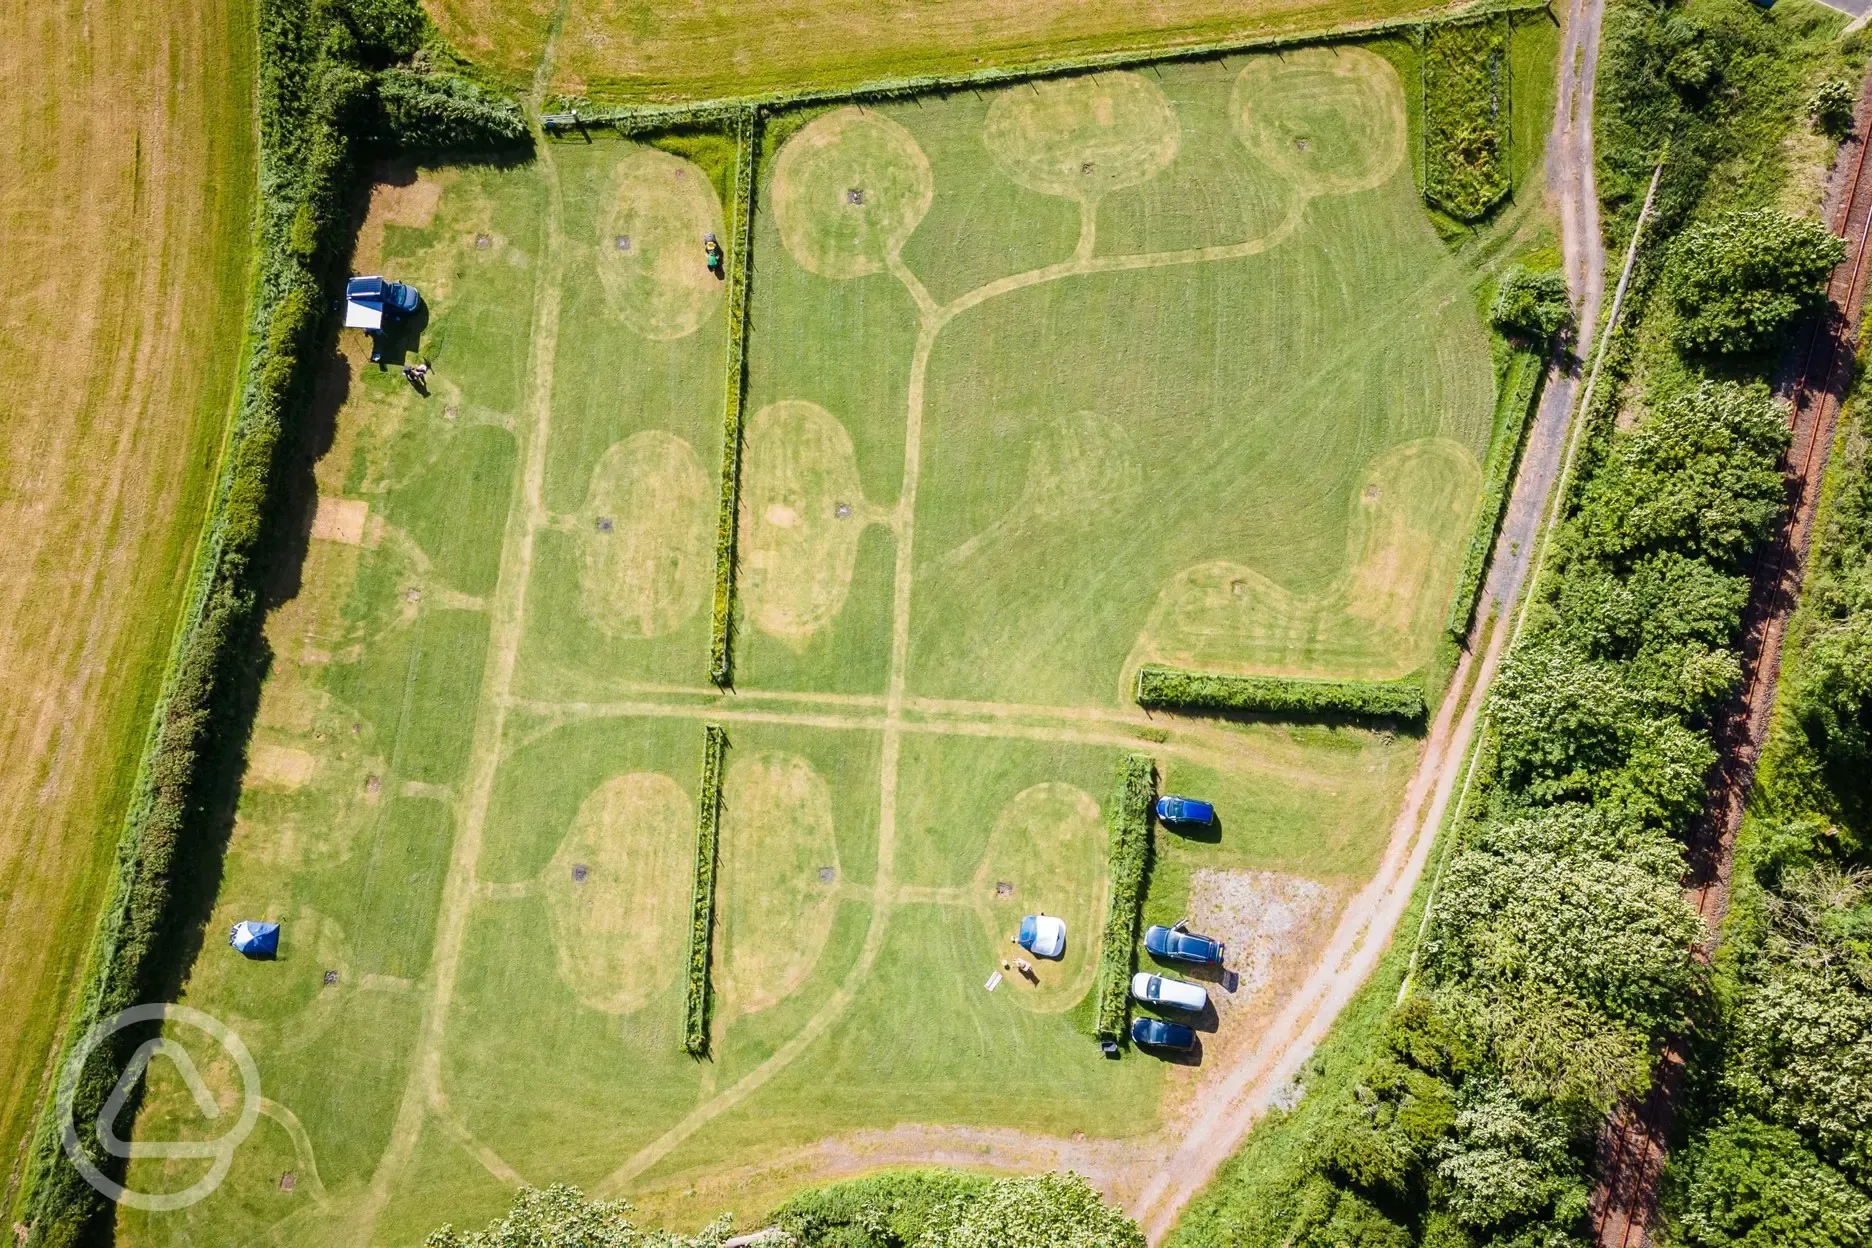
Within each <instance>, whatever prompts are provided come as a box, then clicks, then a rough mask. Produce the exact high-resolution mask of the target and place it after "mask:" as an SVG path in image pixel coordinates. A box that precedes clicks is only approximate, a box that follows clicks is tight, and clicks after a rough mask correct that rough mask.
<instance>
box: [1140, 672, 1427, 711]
mask: <svg viewBox="0 0 1872 1248" xmlns="http://www.w3.org/2000/svg"><path fill="white" fill-rule="evenodd" d="M1137 700H1138V705H1139V706H1160V707H1164V708H1166V709H1175V708H1183V707H1188V708H1193V709H1198V710H1214V711H1263V712H1266V713H1268V714H1274V715H1282V714H1290V715H1291V714H1299V715H1345V716H1350V717H1353V718H1357V719H1386V720H1405V721H1408V722H1410V723H1414V724H1421V723H1422V722H1423V720H1424V717H1425V715H1427V714H1428V713H1429V706H1428V704H1427V703H1426V702H1425V700H1424V691H1423V686H1422V685H1421V684H1419V683H1417V682H1416V681H1414V680H1392V681H1376V680H1302V679H1299V678H1297V677H1291V676H1230V675H1225V674H1223V673H1220V672H1190V671H1185V670H1183V669H1182V668H1177V667H1159V666H1158V665H1156V664H1154V663H1147V664H1145V665H1144V666H1143V667H1140V668H1139V669H1138V676H1137Z"/></svg>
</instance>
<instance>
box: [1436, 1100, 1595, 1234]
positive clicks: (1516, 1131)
mask: <svg viewBox="0 0 1872 1248" xmlns="http://www.w3.org/2000/svg"><path fill="white" fill-rule="evenodd" d="M1568 1139H1569V1135H1568V1131H1567V1125H1566V1123H1565V1122H1564V1121H1563V1120H1562V1119H1561V1118H1560V1117H1559V1116H1558V1115H1555V1114H1552V1113H1548V1112H1544V1111H1540V1110H1533V1109H1530V1108H1528V1107H1527V1106H1526V1105H1523V1104H1522V1103H1521V1102H1520V1100H1519V1099H1517V1098H1516V1097H1515V1095H1514V1094H1513V1093H1512V1092H1510V1091H1508V1089H1507V1088H1505V1087H1502V1086H1500V1085H1493V1084H1489V1083H1487V1082H1481V1083H1479V1085H1478V1087H1477V1090H1476V1091H1475V1093H1473V1094H1472V1098H1471V1100H1470V1102H1469V1104H1468V1106H1467V1107H1466V1108H1464V1109H1463V1110H1462V1111H1461V1112H1460V1113H1458V1114H1457V1115H1456V1132H1455V1137H1454V1138H1453V1139H1451V1140H1448V1141H1445V1143H1444V1145H1443V1148H1442V1154H1443V1157H1442V1160H1441V1161H1439V1162H1438V1163H1437V1169H1436V1177H1437V1191H1436V1198H1437V1203H1438V1205H1440V1206H1441V1207H1442V1208H1444V1209H1447V1210H1448V1211H1449V1212H1450V1213H1451V1214H1452V1215H1453V1216H1454V1217H1455V1219H1456V1220H1457V1221H1458V1222H1460V1223H1462V1224H1463V1225H1464V1226H1467V1227H1470V1228H1472V1229H1476V1230H1484V1229H1487V1228H1490V1227H1499V1226H1503V1225H1505V1224H1509V1223H1516V1222H1522V1221H1526V1220H1529V1219H1534V1218H1543V1219H1544V1217H1545V1215H1549V1214H1554V1215H1557V1216H1556V1220H1557V1221H1561V1222H1566V1221H1571V1220H1575V1219H1577V1218H1578V1217H1579V1215H1580V1214H1582V1213H1584V1212H1585V1209H1586V1191H1587V1189H1586V1184H1585V1182H1584V1180H1583V1179H1582V1178H1581V1175H1580V1165H1579V1162H1578V1161H1577V1159H1575V1158H1574V1156H1573V1154H1572V1153H1571V1151H1570V1150H1569V1149H1568V1147H1567V1145H1568Z"/></svg>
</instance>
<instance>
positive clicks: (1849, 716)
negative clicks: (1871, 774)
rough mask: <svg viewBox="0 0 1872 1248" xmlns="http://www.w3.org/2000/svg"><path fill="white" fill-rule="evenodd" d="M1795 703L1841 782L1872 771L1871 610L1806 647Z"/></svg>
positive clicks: (1841, 623) (1820, 634)
mask: <svg viewBox="0 0 1872 1248" xmlns="http://www.w3.org/2000/svg"><path fill="white" fill-rule="evenodd" d="M1802 669H1803V670H1802V674H1801V679H1800V683H1799V685H1798V687H1797V690H1796V705H1797V707H1798V708H1799V710H1798V713H1799V715H1800V719H1801V723H1802V726H1803V727H1804V728H1806V730H1807V733H1808V736H1809V737H1811V738H1812V739H1813V742H1814V744H1815V746H1816V748H1817V750H1818V752H1819V753H1820V754H1821V756H1822V757H1823V758H1824V760H1825V761H1826V762H1827V763H1828V764H1830V765H1831V767H1832V768H1833V770H1834V771H1835V772H1836V773H1838V774H1839V775H1840V778H1841V780H1842V781H1845V782H1846V783H1848V784H1850V783H1852V779H1851V777H1856V778H1857V781H1858V785H1859V786H1861V787H1863V786H1864V785H1865V784H1866V783H1867V781H1866V776H1867V771H1868V769H1872V611H1860V612H1854V613H1853V614H1851V615H1848V616H1847V617H1846V618H1844V619H1842V620H1837V621H1834V622H1833V623H1831V624H1829V625H1827V626H1826V627H1824V628H1822V629H1821V630H1820V631H1819V632H1817V633H1816V634H1815V636H1814V637H1813V638H1812V640H1811V641H1809V642H1808V644H1807V651H1806V654H1805V655H1804V656H1803V663H1802Z"/></svg>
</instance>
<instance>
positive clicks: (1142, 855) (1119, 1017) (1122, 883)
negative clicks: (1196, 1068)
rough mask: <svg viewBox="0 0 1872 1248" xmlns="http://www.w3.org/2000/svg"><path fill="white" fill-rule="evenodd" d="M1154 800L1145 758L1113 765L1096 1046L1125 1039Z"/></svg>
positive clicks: (1152, 771)
mask: <svg viewBox="0 0 1872 1248" xmlns="http://www.w3.org/2000/svg"><path fill="white" fill-rule="evenodd" d="M1156 796H1157V769H1156V766H1155V765H1154V764H1153V763H1152V762H1151V757H1150V755H1148V754H1129V755H1126V756H1125V757H1124V758H1123V759H1121V760H1119V763H1118V772H1117V775H1116V777H1115V778H1114V779H1113V781H1112V794H1111V801H1110V802H1108V803H1107V804H1106V808H1105V824H1106V828H1107V830H1108V831H1109V833H1110V837H1111V840H1110V851H1109V854H1110V866H1111V903H1110V905H1109V906H1108V907H1107V909H1106V912H1105V939H1104V943H1103V944H1102V945H1101V946H1100V948H1099V979H1098V1021H1097V1024H1096V1026H1095V1032H1096V1034H1097V1036H1098V1039H1099V1042H1100V1043H1101V1044H1108V1043H1110V1044H1121V1045H1122V1044H1124V1043H1125V1042H1126V1041H1127V1040H1128V1039H1129V1038H1130V1031H1129V1026H1128V1024H1129V1022H1130V1018H1131V972H1132V971H1134V970H1135V969H1137V929H1138V915H1139V913H1140V912H1141V911H1142V910H1143V906H1144V890H1145V884H1146V882H1147V881H1148V880H1149V878H1150V862H1151V803H1152V802H1153V801H1154V800H1155V799H1156Z"/></svg>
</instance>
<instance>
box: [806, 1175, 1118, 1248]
mask: <svg viewBox="0 0 1872 1248" xmlns="http://www.w3.org/2000/svg"><path fill="white" fill-rule="evenodd" d="M774 1222H775V1225H777V1226H778V1227H779V1228H780V1230H782V1231H784V1232H786V1233H787V1234H789V1235H791V1236H792V1237H793V1239H794V1241H795V1242H796V1243H797V1244H798V1245H799V1248H1144V1242H1145V1241H1144V1236H1143V1233H1142V1232H1140V1231H1139V1230H1138V1227H1137V1223H1135V1222H1133V1221H1132V1220H1131V1219H1130V1218H1128V1217H1126V1216H1125V1215H1124V1214H1123V1213H1122V1212H1120V1211H1119V1210H1117V1209H1114V1208H1113V1207H1111V1206H1110V1205H1107V1204H1106V1203H1105V1202H1104V1201H1102V1200H1100V1199H1099V1195H1098V1193H1097V1192H1096V1191H1094V1190H1092V1186H1091V1184H1089V1183H1087V1182H1086V1181H1085V1180H1084V1179H1082V1178H1080V1177H1079V1176H1078V1175H1076V1174H1072V1173H1067V1174H1060V1173H1057V1172H1050V1173H1047V1174H1036V1175H1027V1176H1023V1177H1020V1178H1011V1179H991V1178H988V1177H986V1176H982V1175H973V1174H965V1173H962V1172H961V1171H956V1170H935V1169H927V1170H899V1171H893V1172H887V1173H884V1174H878V1175H873V1176H871V1177H869V1178H863V1179H852V1180H850V1181H848V1182H844V1183H833V1184H830V1185H829V1186H826V1187H822V1188H817V1189H814V1190H810V1191H805V1192H801V1193H799V1194H797V1195H795V1196H793V1197H792V1198H791V1199H789V1200H788V1201H787V1202H786V1203H785V1204H783V1205H781V1206H780V1208H779V1209H777V1210H776V1211H775V1212H774Z"/></svg>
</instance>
